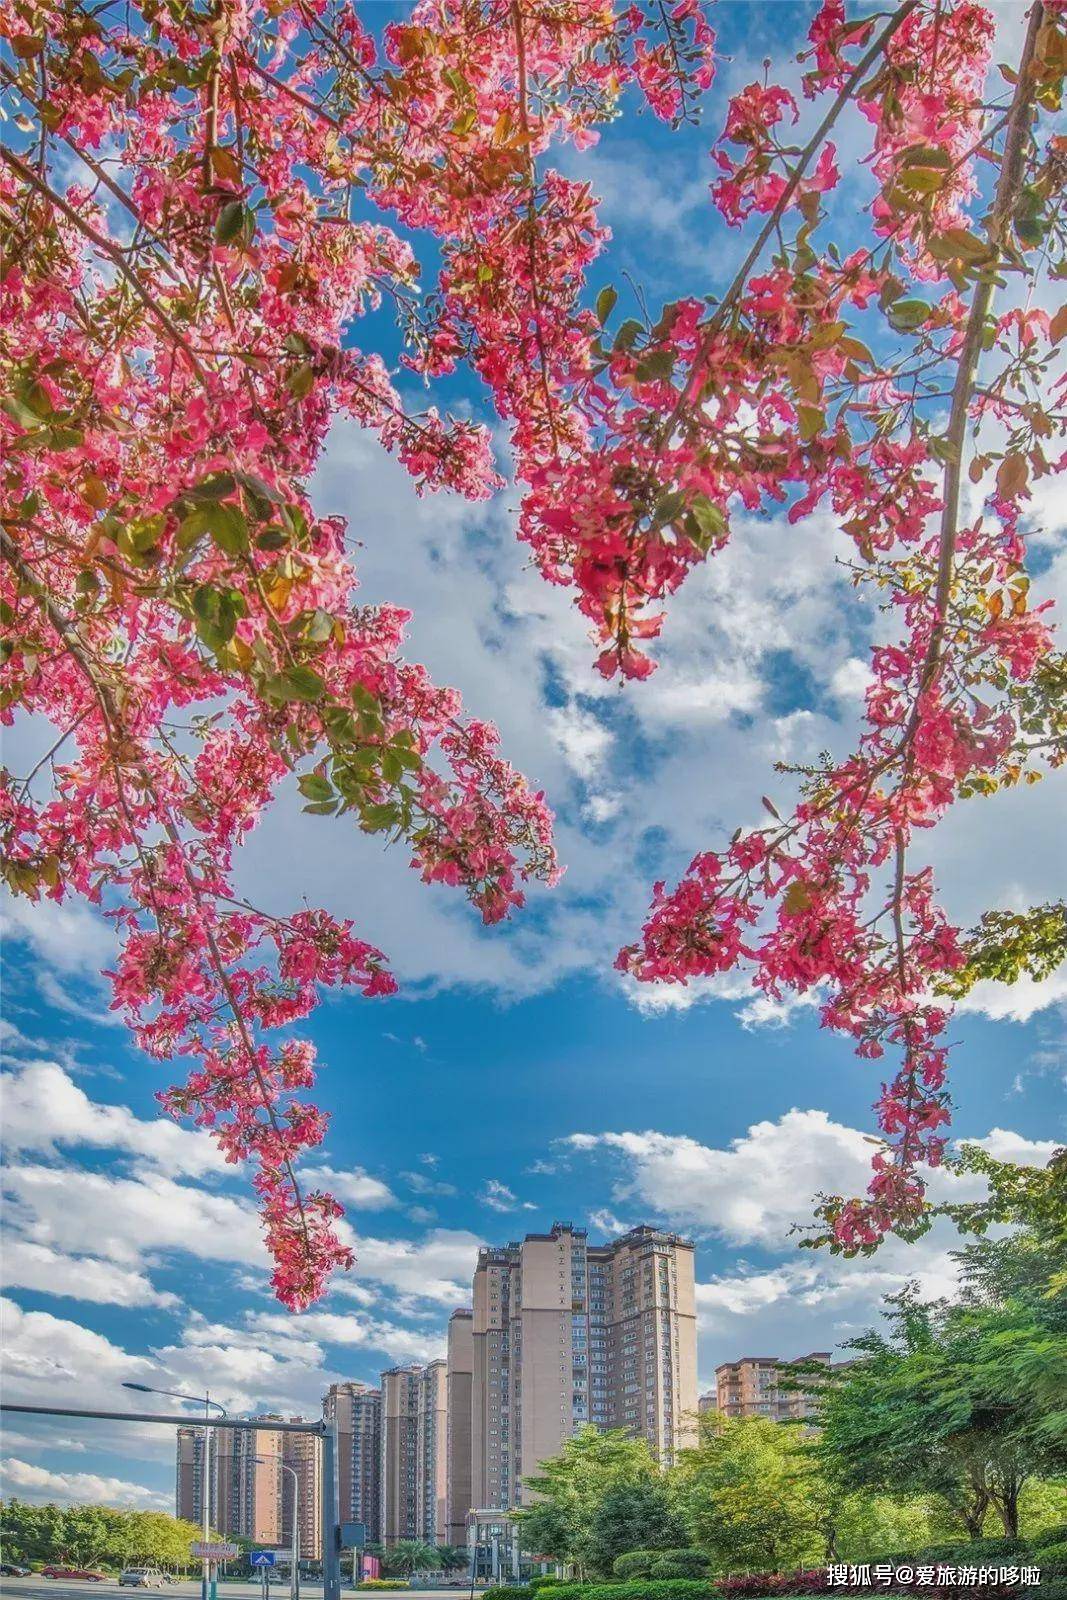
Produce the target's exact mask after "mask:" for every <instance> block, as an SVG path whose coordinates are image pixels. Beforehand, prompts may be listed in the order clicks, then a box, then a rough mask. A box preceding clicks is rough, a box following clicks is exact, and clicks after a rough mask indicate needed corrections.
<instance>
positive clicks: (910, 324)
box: [889, 300, 930, 333]
mask: <svg viewBox="0 0 1067 1600" xmlns="http://www.w3.org/2000/svg"><path fill="white" fill-rule="evenodd" d="M929 315H930V307H929V306H928V305H927V303H926V301H925V300H894V302H893V304H892V305H891V306H890V308H889V321H890V323H891V324H892V326H893V327H894V328H895V329H896V331H897V332H898V333H914V332H915V330H916V328H921V327H922V325H923V323H924V322H925V321H926V319H927V317H928V316H929Z"/></svg>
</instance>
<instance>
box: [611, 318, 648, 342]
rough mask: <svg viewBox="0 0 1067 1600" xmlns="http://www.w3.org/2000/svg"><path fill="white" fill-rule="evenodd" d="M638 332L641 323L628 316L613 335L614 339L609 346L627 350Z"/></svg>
mask: <svg viewBox="0 0 1067 1600" xmlns="http://www.w3.org/2000/svg"><path fill="white" fill-rule="evenodd" d="M640 332H641V324H640V323H639V322H638V321H637V318H636V317H628V318H627V320H626V321H625V322H624V323H623V325H622V327H621V328H620V329H619V331H618V333H617V334H616V335H615V341H614V343H613V344H612V347H611V348H612V349H613V350H629V349H630V347H631V345H632V344H633V342H634V340H635V339H636V338H637V336H638V334H639V333H640Z"/></svg>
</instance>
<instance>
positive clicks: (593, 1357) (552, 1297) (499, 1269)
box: [449, 1223, 697, 1527]
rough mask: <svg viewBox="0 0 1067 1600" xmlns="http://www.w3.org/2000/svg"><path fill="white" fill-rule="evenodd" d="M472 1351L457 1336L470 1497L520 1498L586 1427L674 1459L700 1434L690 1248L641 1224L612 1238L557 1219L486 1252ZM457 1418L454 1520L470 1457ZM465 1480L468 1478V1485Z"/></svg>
mask: <svg viewBox="0 0 1067 1600" xmlns="http://www.w3.org/2000/svg"><path fill="white" fill-rule="evenodd" d="M471 1344H472V1347H473V1348H472V1350H471V1352H470V1354H469V1356H468V1352H467V1345H466V1331H465V1330H462V1331H460V1330H457V1332H456V1335H455V1337H454V1339H453V1341H452V1342H451V1344H450V1350H451V1352H452V1360H453V1367H452V1369H451V1375H452V1377H453V1379H454V1380H455V1385H454V1386H455V1388H456V1392H457V1394H458V1393H461V1392H462V1381H463V1376H464V1374H465V1363H466V1362H467V1361H468V1360H469V1361H470V1366H471V1369H472V1371H471V1407H470V1410H471V1426H470V1439H471V1443H470V1468H471V1470H470V1488H471V1494H470V1504H471V1505H472V1506H475V1507H478V1508H479V1509H489V1508H500V1509H503V1508H504V1507H509V1506H513V1505H519V1504H522V1503H523V1502H524V1500H525V1499H526V1498H527V1495H526V1492H525V1491H524V1489H523V1485H522V1480H523V1479H524V1478H526V1477H529V1476H531V1475H532V1474H534V1473H535V1472H536V1471H537V1468H538V1466H539V1465H540V1463H541V1462H542V1461H544V1460H546V1459H547V1458H548V1457H549V1456H553V1455H555V1454H557V1452H558V1451H559V1449H560V1446H561V1445H562V1443H563V1441H564V1440H565V1439H567V1438H569V1437H570V1436H571V1435H572V1434H573V1433H575V1432H577V1431H578V1430H579V1429H580V1428H581V1427H583V1426H585V1425H586V1424H587V1423H593V1424H595V1425H596V1426H598V1427H602V1428H626V1429H628V1430H629V1431H630V1432H631V1433H632V1434H634V1435H637V1436H643V1437H644V1438H646V1439H647V1440H648V1441H649V1443H650V1444H651V1446H652V1448H653V1450H654V1451H655V1452H656V1455H657V1457H658V1458H659V1460H661V1461H663V1462H665V1463H669V1462H671V1461H673V1460H674V1458H675V1455H676V1453H677V1451H678V1450H679V1449H680V1448H681V1447H683V1446H684V1445H686V1444H688V1443H690V1442H692V1440H693V1439H694V1437H695V1414H696V1407H697V1387H696V1306H695V1293H694V1275H693V1245H692V1242H691V1241H690V1240H688V1239H682V1238H680V1237H679V1236H678V1235H677V1234H673V1233H665V1232H661V1231H660V1230H659V1229H656V1228H649V1227H641V1228H634V1229H632V1230H631V1231H630V1232H629V1233H627V1234H624V1235H623V1236H622V1237H621V1238H619V1239H616V1240H614V1241H613V1242H612V1243H610V1244H606V1245H589V1244H588V1241H587V1236H586V1232H585V1229H583V1228H574V1227H572V1226H571V1224H570V1223H557V1224H555V1226H554V1227H553V1228H552V1230H551V1232H550V1233H546V1234H528V1235H527V1236H526V1238H525V1239H523V1240H521V1241H516V1242H513V1243H511V1244H508V1245H504V1246H502V1247H501V1248H499V1249H488V1250H482V1251H481V1252H480V1253H479V1257H478V1265H477V1268H476V1270H475V1274H474V1286H473V1316H472V1319H471ZM458 1427H459V1423H458V1420H457V1419H455V1418H454V1419H453V1440H452V1446H453V1447H452V1448H451V1449H450V1451H449V1466H450V1470H451V1472H452V1474H453V1479H452V1485H451V1488H450V1492H449V1505H450V1507H451V1510H450V1519H451V1520H450V1526H452V1527H454V1526H455V1523H456V1514H457V1510H458V1507H459V1503H460V1500H461V1499H462V1493H461V1491H460V1488H459V1482H458V1481H457V1476H458V1475H461V1474H465V1471H466V1463H465V1458H464V1457H463V1452H462V1449H461V1448H460V1441H459V1439H458V1437H457V1429H458ZM463 1481H465V1480H463Z"/></svg>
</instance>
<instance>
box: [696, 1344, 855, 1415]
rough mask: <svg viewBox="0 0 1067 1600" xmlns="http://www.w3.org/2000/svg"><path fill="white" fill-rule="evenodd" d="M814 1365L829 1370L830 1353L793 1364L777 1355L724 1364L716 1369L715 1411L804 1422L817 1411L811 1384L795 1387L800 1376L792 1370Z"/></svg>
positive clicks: (815, 1354) (816, 1352) (819, 1352)
mask: <svg viewBox="0 0 1067 1600" xmlns="http://www.w3.org/2000/svg"><path fill="white" fill-rule="evenodd" d="M812 1364H815V1365H818V1366H825V1367H828V1366H829V1365H830V1352H829V1350H813V1351H812V1352H811V1353H810V1354H809V1355H806V1356H794V1357H793V1359H792V1360H791V1361H782V1360H781V1359H780V1358H779V1357H778V1356H741V1357H740V1359H739V1360H737V1361H725V1362H723V1364H722V1366H719V1367H716V1368H715V1388H716V1394H715V1409H716V1410H717V1411H718V1412H719V1413H720V1414H721V1415H722V1416H724V1417H767V1418H769V1419H770V1420H771V1421H772V1422H803V1421H805V1420H806V1419H807V1418H808V1417H810V1416H811V1415H812V1414H813V1412H814V1408H815V1397H814V1394H813V1392H812V1385H811V1383H808V1384H807V1385H806V1386H804V1387H795V1385H797V1384H798V1382H799V1375H798V1374H797V1373H796V1371H795V1370H794V1371H793V1372H792V1373H791V1372H790V1369H791V1368H792V1369H796V1368H798V1367H807V1366H810V1365H812ZM707 1398H710V1396H709V1397H707ZM701 1409H703V1405H702V1406H701Z"/></svg>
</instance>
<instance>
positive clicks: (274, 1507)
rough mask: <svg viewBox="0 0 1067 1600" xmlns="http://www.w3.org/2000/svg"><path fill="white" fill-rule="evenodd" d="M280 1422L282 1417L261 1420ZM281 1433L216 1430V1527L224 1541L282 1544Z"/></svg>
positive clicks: (261, 1419)
mask: <svg viewBox="0 0 1067 1600" xmlns="http://www.w3.org/2000/svg"><path fill="white" fill-rule="evenodd" d="M256 1420H257V1421H272V1422H276V1421H278V1422H280V1421H281V1418H280V1417H274V1416H271V1417H269V1418H267V1417H263V1418H257V1419H256ZM284 1438H285V1435H284V1434H283V1433H275V1432H274V1431H273V1430H272V1429H263V1430H262V1431H260V1430H253V1429H251V1428H218V1429H216V1430H215V1441H214V1449H213V1458H214V1466H215V1485H216V1495H217V1497H218V1499H217V1503H218V1520H217V1524H216V1526H217V1528H218V1531H219V1533H221V1534H222V1535H223V1537H224V1538H233V1537H235V1536H237V1537H239V1538H242V1539H251V1540H252V1541H253V1543H255V1544H265V1545H278V1544H280V1543H281V1540H282V1484H281V1477H282V1475H281V1472H280V1471H279V1469H278V1461H279V1459H280V1457H281V1454H282V1441H283V1439H284Z"/></svg>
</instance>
